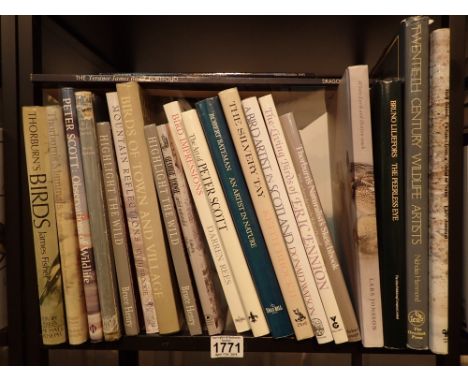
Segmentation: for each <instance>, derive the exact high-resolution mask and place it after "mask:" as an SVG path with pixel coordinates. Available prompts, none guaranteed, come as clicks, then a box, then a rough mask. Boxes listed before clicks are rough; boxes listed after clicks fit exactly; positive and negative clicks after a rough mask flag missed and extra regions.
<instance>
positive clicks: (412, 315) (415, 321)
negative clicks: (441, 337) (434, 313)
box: [408, 310, 426, 327]
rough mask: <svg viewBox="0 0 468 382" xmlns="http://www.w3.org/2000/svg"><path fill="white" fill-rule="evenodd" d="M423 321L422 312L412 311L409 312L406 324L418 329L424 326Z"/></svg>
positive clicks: (424, 318)
mask: <svg viewBox="0 0 468 382" xmlns="http://www.w3.org/2000/svg"><path fill="white" fill-rule="evenodd" d="M425 321H426V317H425V316H424V312H422V311H420V310H412V311H411V312H409V313H408V322H409V323H410V324H411V325H414V326H416V327H420V326H423V325H424V322H425Z"/></svg>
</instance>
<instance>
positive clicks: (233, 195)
mask: <svg viewBox="0 0 468 382" xmlns="http://www.w3.org/2000/svg"><path fill="white" fill-rule="evenodd" d="M196 108H197V111H198V115H199V116H200V121H201V124H202V126H203V130H204V133H205V136H206V140H207V142H208V146H209V148H210V151H211V154H212V156H213V160H214V162H215V166H216V169H217V171H218V175H219V178H220V180H221V183H222V186H223V189H224V193H225V195H226V198H227V200H228V204H229V208H230V210H231V214H232V217H233V220H234V223H235V225H236V229H237V232H238V234H239V239H240V242H241V246H242V249H243V250H244V255H245V257H246V260H247V263H248V265H249V269H250V272H251V274H252V277H253V279H254V282H255V286H256V288H257V292H258V295H259V297H260V301H261V304H262V306H263V309H264V311H265V313H266V317H267V321H268V325H269V326H270V331H271V334H272V336H273V337H275V338H278V337H285V336H289V335H292V334H293V329H292V326H291V322H290V321H289V316H288V313H287V310H286V306H285V304H284V301H283V296H282V294H281V290H280V287H279V284H278V280H277V279H276V276H275V272H274V269H273V265H272V263H271V259H270V257H269V254H268V250H267V247H266V244H265V240H264V238H263V235H262V231H261V229H260V225H259V223H258V220H257V216H256V214H255V210H254V208H253V205H252V200H251V199H250V194H249V191H248V188H247V185H246V183H245V180H244V177H243V174H242V170H241V167H240V163H239V160H238V158H237V154H236V150H235V148H234V143H233V141H232V138H231V136H230V134H229V130H228V126H227V124H226V120H225V118H224V113H223V111H222V108H221V104H220V102H219V99H218V97H212V98H208V99H205V100H202V101H199V102H197V103H196ZM254 319H255V317H249V320H254Z"/></svg>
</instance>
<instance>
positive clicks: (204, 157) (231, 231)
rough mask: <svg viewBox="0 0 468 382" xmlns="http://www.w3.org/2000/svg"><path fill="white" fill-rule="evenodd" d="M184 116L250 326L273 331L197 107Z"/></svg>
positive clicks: (254, 329)
mask: <svg viewBox="0 0 468 382" xmlns="http://www.w3.org/2000/svg"><path fill="white" fill-rule="evenodd" d="M182 119H183V121H184V126H185V132H186V133H187V137H188V140H189V142H190V147H191V149H192V152H193V153H194V156H195V158H196V159H197V165H198V170H199V172H200V178H201V180H202V183H203V187H204V189H205V193H206V195H207V196H208V198H209V199H210V210H211V213H212V215H213V218H214V219H215V222H216V226H217V228H218V231H219V233H220V235H221V239H222V241H223V243H224V246H225V248H229V250H228V251H227V257H228V261H229V264H231V267H232V272H233V275H234V281H235V283H236V284H237V287H238V290H239V293H240V297H241V301H242V305H243V306H244V309H245V312H246V313H247V315H248V320H249V324H250V328H251V329H252V333H253V335H254V336H255V337H258V336H263V335H266V334H268V333H269V332H270V330H269V328H268V323H267V321H266V318H265V314H264V312H263V309H262V306H261V304H260V300H259V298H258V294H257V291H256V290H255V285H254V283H253V279H252V275H251V273H250V270H249V268H248V266H247V262H246V260H245V256H244V252H243V250H242V247H241V244H240V240H239V236H238V235H237V232H236V228H235V226H234V221H233V220H232V216H231V212H230V210H229V207H228V204H227V201H226V197H225V196H224V193H223V189H222V186H221V182H220V180H219V177H218V174H217V172H216V167H215V165H214V162H213V158H212V156H211V153H210V150H209V148H208V144H207V142H206V138H205V135H204V133H203V128H202V126H201V123H200V120H199V118H198V115H197V112H196V110H194V109H192V110H188V111H185V112H183V113H182Z"/></svg>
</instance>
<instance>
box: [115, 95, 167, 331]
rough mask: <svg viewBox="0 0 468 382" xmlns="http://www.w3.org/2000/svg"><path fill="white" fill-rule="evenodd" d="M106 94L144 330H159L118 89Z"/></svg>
mask: <svg viewBox="0 0 468 382" xmlns="http://www.w3.org/2000/svg"><path fill="white" fill-rule="evenodd" d="M106 98H107V106H108V109H109V118H110V123H111V130H112V136H113V139H114V148H115V155H116V157H117V165H118V168H119V175H120V184H121V186H122V187H121V192H122V197H123V201H124V206H125V214H126V217H127V227H128V232H129V235H130V242H131V245H132V247H131V253H132V255H133V259H134V264H135V273H136V279H137V282H138V291H139V292H140V293H139V297H140V302H141V308H142V311H143V320H144V322H145V331H146V333H147V334H154V333H158V332H159V327H158V321H157V317H156V308H155V304H154V298H153V289H152V287H151V279H150V271H149V267H148V259H147V257H146V253H145V246H144V243H143V234H142V231H141V223H140V217H139V215H138V211H137V206H136V196H135V188H134V185H133V178H132V171H131V169H130V163H129V160H128V148H127V140H126V139H125V131H124V126H123V121H122V113H121V112H120V104H119V97H118V96H117V92H112V93H106Z"/></svg>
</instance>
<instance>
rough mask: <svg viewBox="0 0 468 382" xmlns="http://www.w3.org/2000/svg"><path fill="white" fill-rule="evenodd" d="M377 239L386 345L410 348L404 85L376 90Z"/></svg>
mask: <svg viewBox="0 0 468 382" xmlns="http://www.w3.org/2000/svg"><path fill="white" fill-rule="evenodd" d="M372 139H373V147H374V164H375V166H374V168H375V192H376V207H377V222H378V223H377V237H378V246H379V264H380V287H381V292H382V314H383V325H384V327H383V328H384V344H385V346H386V347H389V348H399V349H401V348H405V347H406V332H407V331H406V321H407V318H406V256H405V254H406V248H405V247H406V230H405V211H406V210H405V173H404V156H403V155H404V152H403V150H404V143H403V142H404V131H403V82H402V81H401V80H399V79H398V78H396V79H388V80H379V81H377V82H375V83H374V85H373V87H372Z"/></svg>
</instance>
